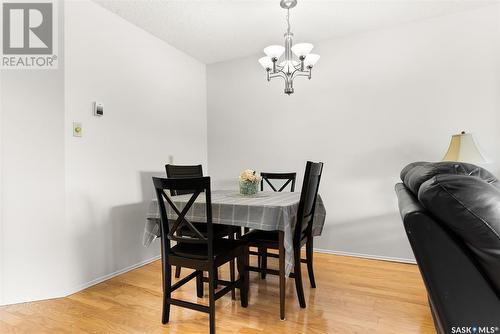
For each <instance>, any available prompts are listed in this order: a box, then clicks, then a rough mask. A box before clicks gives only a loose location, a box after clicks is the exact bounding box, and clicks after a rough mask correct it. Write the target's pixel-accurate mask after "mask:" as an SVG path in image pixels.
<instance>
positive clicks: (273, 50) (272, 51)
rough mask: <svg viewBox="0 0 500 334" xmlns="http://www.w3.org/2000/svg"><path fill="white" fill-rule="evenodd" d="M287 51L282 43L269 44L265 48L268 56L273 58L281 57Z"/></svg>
mask: <svg viewBox="0 0 500 334" xmlns="http://www.w3.org/2000/svg"><path fill="white" fill-rule="evenodd" d="M283 52H285V48H284V47H283V46H281V45H269V46H268V47H266V48H265V49H264V53H265V54H266V56H268V57H271V58H277V59H278V58H279V57H281V55H282V54H283Z"/></svg>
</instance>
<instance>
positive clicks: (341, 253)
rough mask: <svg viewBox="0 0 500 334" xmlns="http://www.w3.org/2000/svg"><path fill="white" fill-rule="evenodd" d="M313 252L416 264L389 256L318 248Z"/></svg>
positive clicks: (412, 261)
mask: <svg viewBox="0 0 500 334" xmlns="http://www.w3.org/2000/svg"><path fill="white" fill-rule="evenodd" d="M314 251H315V252H318V253H324V254H334V255H342V256H352V257H359V258H363V259H370V260H381V261H391V262H400V263H410V264H416V263H417V262H416V261H415V260H414V259H405V258H399V257H391V256H379V255H371V254H362V253H352V252H342V251H334V250H329V249H320V248H314Z"/></svg>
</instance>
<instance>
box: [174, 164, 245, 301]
mask: <svg viewBox="0 0 500 334" xmlns="http://www.w3.org/2000/svg"><path fill="white" fill-rule="evenodd" d="M165 171H166V172H167V177H168V178H187V177H202V176H203V167H202V165H172V164H167V165H165ZM192 193H193V191H192V190H190V189H187V190H171V191H170V195H172V196H177V195H185V194H192ZM193 224H194V225H195V226H196V228H197V229H198V230H199V231H200V232H202V233H204V234H206V233H207V226H206V224H205V223H196V222H193ZM236 232H237V231H236V229H235V227H234V226H228V225H221V224H216V225H214V235H215V236H216V237H217V238H223V237H229V238H230V239H234V235H235V233H236ZM179 233H181V234H182V233H187V234H189V233H190V231H189V230H188V229H184V230H183V231H179ZM240 234H241V232H240ZM229 272H230V275H231V279H233V278H234V275H235V274H234V272H235V269H234V261H232V262H231V263H230V269H229ZM180 276H181V267H180V266H179V267H176V268H175V278H179V277H180ZM233 298H234V294H233Z"/></svg>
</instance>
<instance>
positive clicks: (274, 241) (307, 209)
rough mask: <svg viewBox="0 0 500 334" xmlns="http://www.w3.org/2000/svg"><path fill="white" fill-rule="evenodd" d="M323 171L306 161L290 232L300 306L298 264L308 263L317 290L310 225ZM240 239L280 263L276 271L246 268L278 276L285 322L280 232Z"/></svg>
mask: <svg viewBox="0 0 500 334" xmlns="http://www.w3.org/2000/svg"><path fill="white" fill-rule="evenodd" d="M322 171H323V163H321V162H317V163H315V162H311V161H308V162H307V164H306V171H305V173H304V182H303V183H302V191H301V193H300V202H299V207H298V211H297V221H296V224H295V229H294V232H293V256H294V269H293V273H292V274H291V275H290V277H292V278H295V289H296V290H297V296H298V299H299V305H300V307H302V308H305V307H306V301H305V298H304V288H303V286H302V274H301V270H300V266H301V263H306V264H307V270H308V273H309V280H310V283H311V287H312V288H315V287H316V282H315V279H314V272H313V235H312V226H313V220H314V212H315V208H316V198H317V196H318V189H319V183H320V180H321V174H322ZM241 239H243V240H247V241H248V242H249V243H250V247H257V248H258V249H259V248H260V249H262V248H264V249H265V250H266V254H267V256H269V257H277V258H278V259H279V260H278V262H279V270H273V269H268V268H267V267H266V268H260V267H249V270H250V271H255V272H260V273H263V272H265V273H267V274H271V275H278V276H279V289H280V318H281V319H285V246H284V232H283V231H261V230H252V231H250V232H248V233H245V234H244V235H243V236H242V237H241ZM304 245H305V246H306V259H301V256H300V250H301V248H302V247H303V246H304ZM267 249H275V250H278V254H274V253H267Z"/></svg>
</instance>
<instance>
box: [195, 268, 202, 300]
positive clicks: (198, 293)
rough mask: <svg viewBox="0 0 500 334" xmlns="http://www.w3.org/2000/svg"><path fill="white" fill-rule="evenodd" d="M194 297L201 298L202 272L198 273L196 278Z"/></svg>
mask: <svg viewBox="0 0 500 334" xmlns="http://www.w3.org/2000/svg"><path fill="white" fill-rule="evenodd" d="M196 296H198V298H203V271H200V272H199V273H198V276H196Z"/></svg>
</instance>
